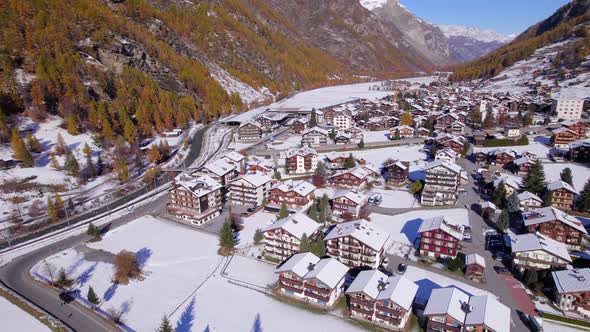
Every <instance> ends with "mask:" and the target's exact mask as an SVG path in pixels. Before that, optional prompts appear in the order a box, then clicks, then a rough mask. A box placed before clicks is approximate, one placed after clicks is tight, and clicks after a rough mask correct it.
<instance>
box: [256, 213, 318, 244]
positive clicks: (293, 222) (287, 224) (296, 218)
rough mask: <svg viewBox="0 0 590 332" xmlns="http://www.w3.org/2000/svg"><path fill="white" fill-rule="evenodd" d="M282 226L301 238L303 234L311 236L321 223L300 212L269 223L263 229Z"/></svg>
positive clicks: (264, 230) (267, 229)
mask: <svg viewBox="0 0 590 332" xmlns="http://www.w3.org/2000/svg"><path fill="white" fill-rule="evenodd" d="M278 228H282V229H284V230H285V231H286V232H288V233H289V234H291V235H293V236H294V237H296V238H297V239H301V237H302V236H303V234H306V235H308V236H311V235H312V234H313V233H315V232H316V231H317V230H318V229H319V228H320V224H318V223H317V222H315V221H314V220H313V219H311V218H309V217H308V216H306V215H304V214H303V213H301V212H299V213H297V214H294V215H291V216H288V217H287V218H283V219H279V220H277V221H276V222H275V223H273V224H272V225H268V226H266V227H265V228H264V229H263V232H266V231H269V230H274V229H278Z"/></svg>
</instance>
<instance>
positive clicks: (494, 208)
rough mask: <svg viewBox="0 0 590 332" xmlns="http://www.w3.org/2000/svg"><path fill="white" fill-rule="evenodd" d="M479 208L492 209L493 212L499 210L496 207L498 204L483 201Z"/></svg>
mask: <svg viewBox="0 0 590 332" xmlns="http://www.w3.org/2000/svg"><path fill="white" fill-rule="evenodd" d="M479 206H481V208H482V209H486V208H490V209H493V210H497V209H498V207H497V206H496V204H494V203H492V202H489V201H482V202H480V203H479Z"/></svg>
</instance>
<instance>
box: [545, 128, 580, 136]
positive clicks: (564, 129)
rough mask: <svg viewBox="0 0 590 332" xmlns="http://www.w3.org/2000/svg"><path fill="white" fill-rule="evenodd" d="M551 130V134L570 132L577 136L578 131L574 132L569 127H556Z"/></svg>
mask: <svg viewBox="0 0 590 332" xmlns="http://www.w3.org/2000/svg"><path fill="white" fill-rule="evenodd" d="M551 132H552V133H553V135H557V134H561V133H570V134H573V135H576V136H578V133H576V132H575V131H573V130H571V129H569V128H566V127H559V128H557V129H553V130H552V131H551Z"/></svg>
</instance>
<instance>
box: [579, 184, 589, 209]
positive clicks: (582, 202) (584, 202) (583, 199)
mask: <svg viewBox="0 0 590 332" xmlns="http://www.w3.org/2000/svg"><path fill="white" fill-rule="evenodd" d="M576 207H577V209H578V211H581V212H590V179H588V181H586V184H584V188H583V189H582V192H580V199H578V202H577V205H576Z"/></svg>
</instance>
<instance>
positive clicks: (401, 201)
mask: <svg viewBox="0 0 590 332" xmlns="http://www.w3.org/2000/svg"><path fill="white" fill-rule="evenodd" d="M372 193H375V194H379V195H381V198H382V201H381V204H379V206H380V207H384V208H396V209H403V208H417V207H420V202H419V201H418V200H417V199H416V197H414V195H412V194H410V193H409V192H408V191H407V190H385V189H373V190H371V191H370V192H368V193H367V195H371V194H372Z"/></svg>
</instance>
